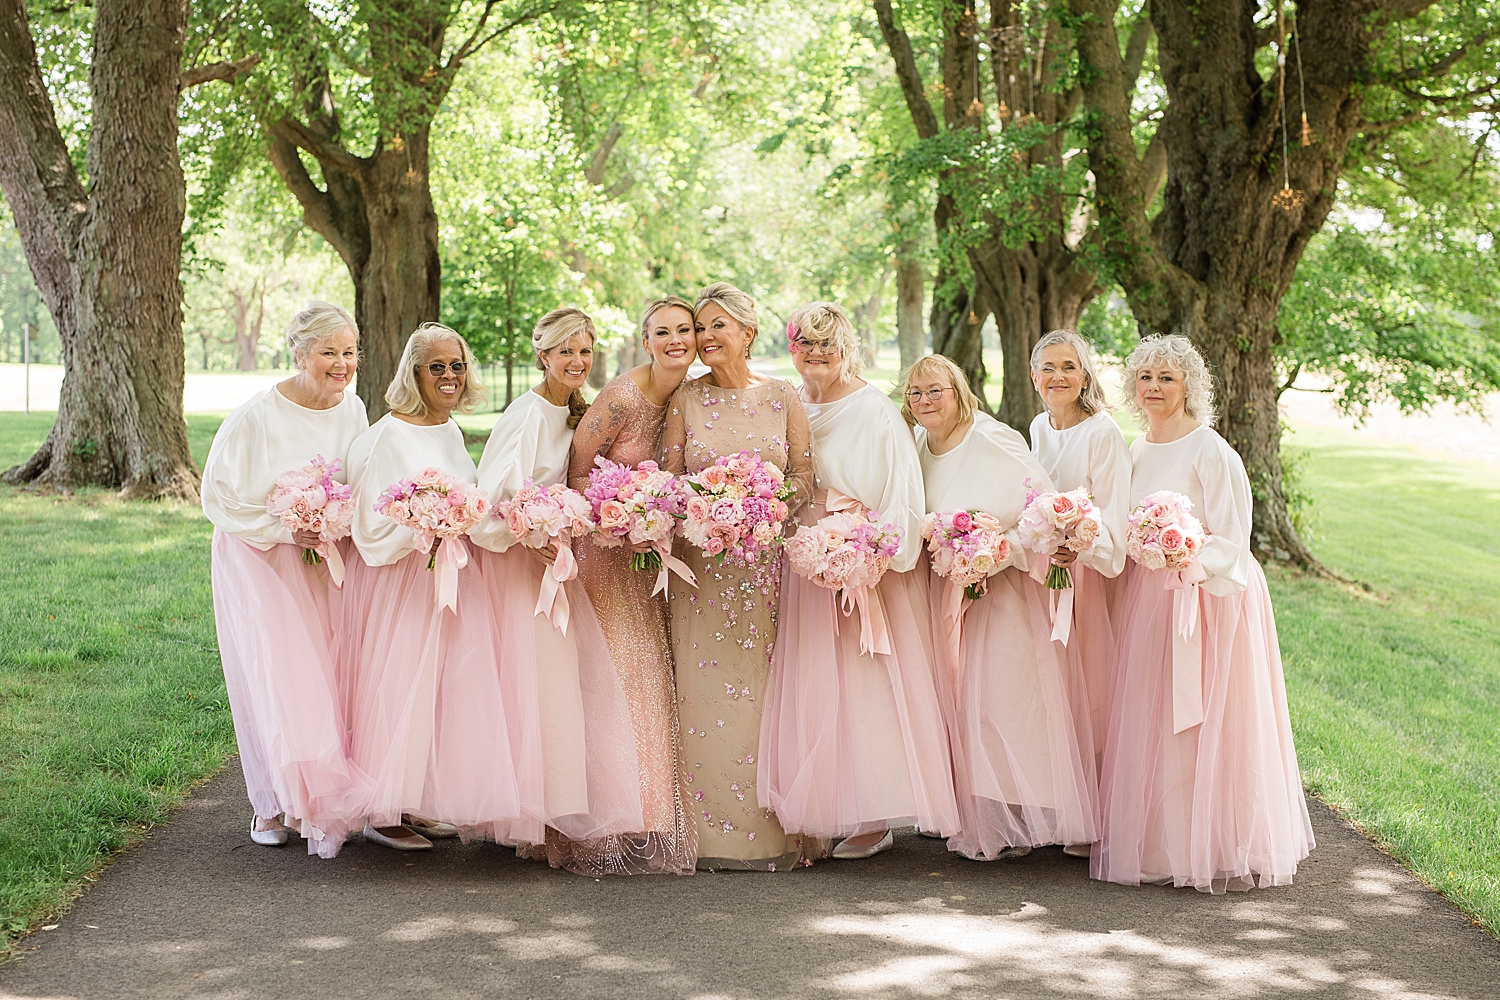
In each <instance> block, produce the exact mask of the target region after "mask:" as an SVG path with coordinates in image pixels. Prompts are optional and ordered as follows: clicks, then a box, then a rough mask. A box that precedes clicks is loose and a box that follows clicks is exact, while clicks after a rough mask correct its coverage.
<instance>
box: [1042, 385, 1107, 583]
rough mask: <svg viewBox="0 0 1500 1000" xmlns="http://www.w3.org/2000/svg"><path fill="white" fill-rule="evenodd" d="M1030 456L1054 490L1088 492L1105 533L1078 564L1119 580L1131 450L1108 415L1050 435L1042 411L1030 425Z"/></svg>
mask: <svg viewBox="0 0 1500 1000" xmlns="http://www.w3.org/2000/svg"><path fill="white" fill-rule="evenodd" d="M1031 453H1032V454H1033V455H1035V456H1036V460H1037V461H1038V462H1039V463H1041V466H1042V468H1044V469H1046V470H1047V475H1048V476H1050V477H1051V478H1052V487H1053V488H1054V489H1058V490H1076V489H1079V488H1080V487H1081V488H1083V489H1085V490H1087V491H1088V492H1089V494H1090V495H1091V496H1092V497H1093V498H1094V506H1095V507H1096V508H1097V509H1098V511H1099V516H1100V520H1101V521H1102V522H1103V525H1104V530H1103V531H1101V532H1100V533H1099V538H1098V540H1097V541H1095V542H1094V547H1093V549H1092V551H1090V552H1089V554H1088V555H1087V556H1083V557H1080V558H1079V560H1078V562H1079V565H1082V566H1087V567H1089V568H1090V569H1093V570H1096V571H1098V572H1099V573H1102V574H1103V575H1104V576H1111V577H1113V576H1119V575H1120V571H1121V570H1123V569H1124V568H1125V529H1126V527H1127V526H1128V523H1129V521H1128V519H1129V516H1130V450H1129V449H1128V448H1127V447H1126V446H1125V435H1124V434H1122V433H1120V426H1119V424H1116V423H1115V421H1114V418H1113V417H1111V416H1110V415H1109V414H1108V413H1103V412H1101V413H1096V414H1094V415H1093V416H1091V417H1089V418H1088V419H1086V420H1083V421H1080V422H1079V423H1077V424H1074V425H1073V426H1072V427H1069V428H1067V429H1066V430H1060V431H1059V430H1053V428H1052V420H1051V419H1050V418H1049V417H1048V415H1047V414H1046V413H1045V412H1042V413H1039V414H1037V415H1036V419H1034V420H1032V422H1031Z"/></svg>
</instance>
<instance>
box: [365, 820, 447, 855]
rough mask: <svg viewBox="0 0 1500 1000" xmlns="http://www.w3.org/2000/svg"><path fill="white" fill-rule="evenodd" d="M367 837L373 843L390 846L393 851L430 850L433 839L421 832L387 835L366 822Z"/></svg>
mask: <svg viewBox="0 0 1500 1000" xmlns="http://www.w3.org/2000/svg"><path fill="white" fill-rule="evenodd" d="M365 839H366V840H368V841H369V842H370V843H372V844H379V845H380V846H381V847H389V848H390V849H391V850H393V851H430V850H432V841H430V840H428V839H427V838H426V837H424V836H422V835H421V834H419V833H410V834H407V835H405V836H401V837H387V836H386V835H385V834H383V833H381V832H380V831H379V830H377V829H375V828H374V827H373V826H371V825H370V824H369V823H366V824H365Z"/></svg>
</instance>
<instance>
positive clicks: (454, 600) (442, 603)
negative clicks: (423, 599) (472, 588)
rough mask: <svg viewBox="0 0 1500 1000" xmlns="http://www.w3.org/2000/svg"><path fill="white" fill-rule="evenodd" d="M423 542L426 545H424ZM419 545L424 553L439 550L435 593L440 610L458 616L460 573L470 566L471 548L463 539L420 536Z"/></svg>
mask: <svg viewBox="0 0 1500 1000" xmlns="http://www.w3.org/2000/svg"><path fill="white" fill-rule="evenodd" d="M423 542H425V543H426V544H425V545H423ZM417 545H418V548H419V550H420V551H422V552H429V553H430V552H432V547H433V546H434V545H436V546H437V547H438V549H437V565H436V566H435V567H434V568H435V569H436V570H437V581H436V582H437V586H436V587H434V588H433V591H434V592H435V593H436V595H437V606H438V610H439V611H441V610H442V609H443V608H448V609H449V610H450V611H452V612H453V613H454V614H458V571H459V570H461V569H463V568H464V567H465V566H467V565H469V547H468V546H467V545H466V544H464V540H463V539H462V538H433V537H432V536H431V535H426V536H423V535H418V536H417Z"/></svg>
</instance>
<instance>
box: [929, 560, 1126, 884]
mask: <svg viewBox="0 0 1500 1000" xmlns="http://www.w3.org/2000/svg"><path fill="white" fill-rule="evenodd" d="M950 586H951V585H950V584H949V583H948V581H947V580H945V579H943V578H941V577H937V576H933V578H932V586H931V593H932V599H931V604H930V606H931V609H932V611H931V613H932V623H933V631H934V633H935V635H936V636H938V637H939V640H938V648H939V649H940V650H941V652H942V655H943V657H944V660H945V662H944V664H943V673H945V674H946V675H947V676H948V677H949V678H950V679H951V680H950V683H949V685H948V687H947V691H946V695H947V697H946V698H945V702H946V705H945V707H946V710H947V713H948V715H949V731H950V733H951V734H952V747H953V768H954V786H955V791H956V793H957V797H958V807H959V813H960V819H961V824H962V827H963V829H962V830H961V831H960V832H959V833H958V835H956V836H953V837H950V838H949V839H948V849H949V850H952V851H958V852H959V853H961V854H964V855H965V856H968V857H985V858H992V857H995V856H996V855H997V854H998V853H999V852H1000V851H1002V850H1003V849H1005V848H1007V847H1015V846H1033V847H1036V846H1041V845H1044V844H1065V845H1066V844H1088V843H1092V842H1093V841H1094V840H1097V839H1098V820H1097V809H1098V786H1097V783H1096V779H1095V776H1094V748H1093V738H1092V736H1091V734H1090V731H1089V727H1088V726H1087V724H1086V720H1087V717H1088V713H1087V711H1086V707H1085V706H1084V705H1083V704H1081V701H1082V699H1084V698H1085V686H1084V683H1083V678H1082V677H1081V676H1080V675H1079V673H1078V670H1077V668H1076V665H1075V663H1074V661H1073V660H1072V659H1071V658H1070V657H1069V656H1068V654H1067V652H1066V650H1065V649H1064V648H1063V645H1062V644H1061V643H1057V642H1053V641H1052V623H1051V619H1050V616H1049V614H1048V600H1049V597H1048V594H1047V591H1046V588H1044V587H1043V586H1042V585H1041V584H1039V583H1037V582H1036V581H1035V580H1033V579H1031V577H1029V576H1027V575H1026V574H1025V573H1023V572H1021V571H1020V570H1019V569H1006V570H1002V571H1001V572H999V573H997V574H995V575H994V576H992V577H990V578H989V589H988V591H987V593H985V595H984V596H983V597H981V598H980V599H979V600H977V601H974V602H972V603H971V604H969V605H968V608H967V610H966V611H965V612H964V616H963V627H962V641H961V644H960V648H959V655H958V660H957V662H956V663H954V662H953V658H952V654H951V651H950V647H949V646H948V645H947V644H946V643H944V642H943V640H942V638H941V637H942V636H944V635H945V632H946V630H945V628H944V624H943V617H942V616H943V610H944V607H945V603H946V599H947V596H948V592H949V588H950Z"/></svg>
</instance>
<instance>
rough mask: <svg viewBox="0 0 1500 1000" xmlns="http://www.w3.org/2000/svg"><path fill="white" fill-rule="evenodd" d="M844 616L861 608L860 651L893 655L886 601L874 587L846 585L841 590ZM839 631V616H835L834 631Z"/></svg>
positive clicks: (840, 595) (846, 616) (835, 632)
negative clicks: (887, 623)
mask: <svg viewBox="0 0 1500 1000" xmlns="http://www.w3.org/2000/svg"><path fill="white" fill-rule="evenodd" d="M839 597H840V598H841V600H842V604H843V611H844V617H845V618H848V617H849V615H850V614H851V613H852V612H853V611H854V609H855V608H858V609H859V651H860V652H861V653H869V654H877V653H878V654H879V655H881V656H890V655H891V630H890V627H889V626H888V625H886V621H885V603H884V602H883V601H881V599H880V591H878V590H876V589H875V588H874V587H846V588H845V589H843V590H840V591H839ZM838 631H839V616H838V615H834V616H833V632H834V634H835V635H837V634H838Z"/></svg>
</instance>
